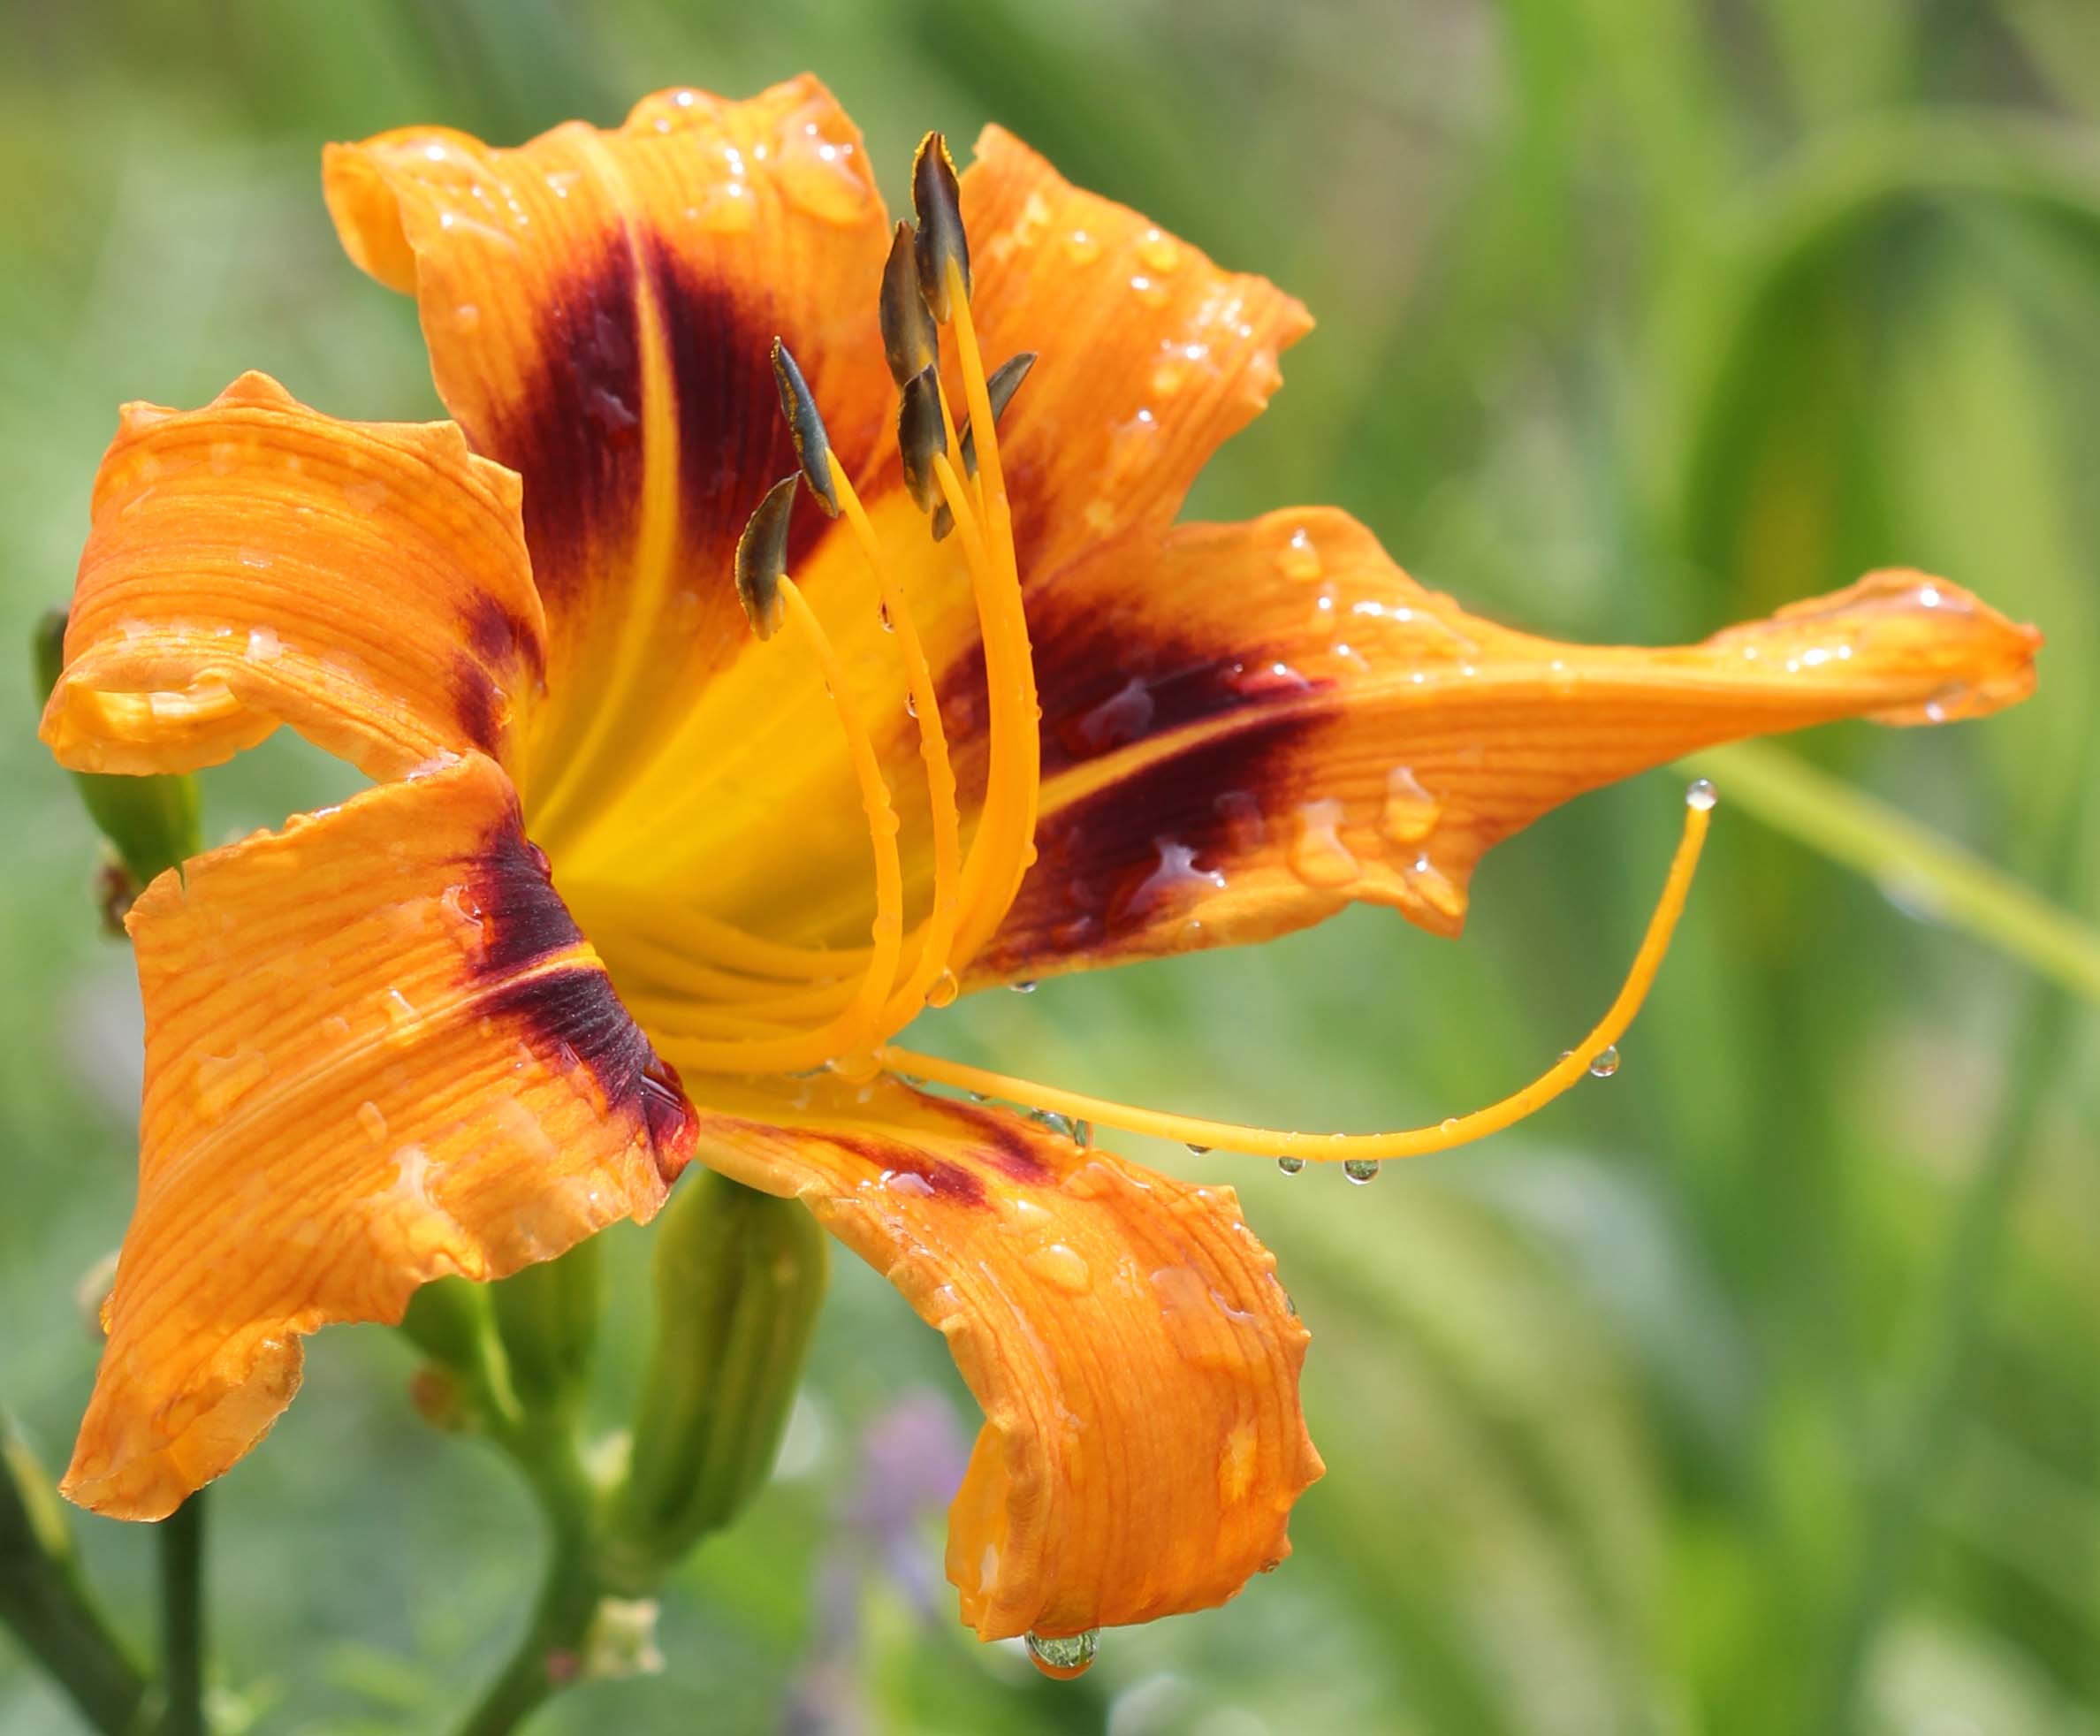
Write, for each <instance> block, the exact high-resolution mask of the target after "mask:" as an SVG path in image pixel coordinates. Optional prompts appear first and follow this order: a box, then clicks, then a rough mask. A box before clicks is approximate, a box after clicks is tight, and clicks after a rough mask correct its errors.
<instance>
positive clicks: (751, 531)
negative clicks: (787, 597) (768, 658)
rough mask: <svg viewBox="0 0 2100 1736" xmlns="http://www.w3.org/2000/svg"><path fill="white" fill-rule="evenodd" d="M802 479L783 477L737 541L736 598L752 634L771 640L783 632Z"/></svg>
mask: <svg viewBox="0 0 2100 1736" xmlns="http://www.w3.org/2000/svg"><path fill="white" fill-rule="evenodd" d="M801 480H802V478H801V477H800V476H782V477H781V478H780V481H779V482H777V483H774V484H773V485H772V487H771V488H769V489H767V490H766V491H765V499H763V500H761V501H760V502H759V503H758V510H757V512H755V513H753V514H751V522H749V524H747V525H745V526H744V529H743V535H742V536H741V537H738V538H737V539H736V598H737V601H738V602H740V603H742V605H743V609H744V613H745V615H746V616H747V617H749V621H750V623H751V631H752V632H754V633H756V634H757V636H759V637H760V638H761V639H770V638H772V636H773V635H774V634H775V633H776V632H778V631H779V630H780V615H781V612H782V611H783V610H784V609H785V608H786V606H787V605H786V604H785V603H783V602H782V601H781V598H780V578H781V575H783V574H785V573H786V572H787V524H788V521H789V520H790V519H792V518H793V517H794V516H795V484H796V483H799V482H800V481H801Z"/></svg>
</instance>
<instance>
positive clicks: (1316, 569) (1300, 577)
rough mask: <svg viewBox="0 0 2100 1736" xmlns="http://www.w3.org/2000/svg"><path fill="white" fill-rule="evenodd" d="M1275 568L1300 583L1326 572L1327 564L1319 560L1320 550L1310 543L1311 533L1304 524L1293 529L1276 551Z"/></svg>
mask: <svg viewBox="0 0 2100 1736" xmlns="http://www.w3.org/2000/svg"><path fill="white" fill-rule="evenodd" d="M1276 570H1277V571H1278V572H1280V573H1282V575H1283V576H1284V577H1285V578H1287V579H1295V580H1297V582H1299V583H1300V584H1310V583H1312V582H1313V581H1314V580H1315V579H1318V578H1319V577H1320V575H1322V574H1323V573H1325V572H1326V570H1327V565H1326V563H1325V562H1324V561H1322V560H1320V551H1319V550H1318V549H1317V548H1315V547H1313V545H1312V532H1311V531H1309V530H1307V529H1305V526H1304V525H1302V524H1301V525H1300V526H1299V527H1298V528H1297V529H1296V530H1293V531H1292V532H1291V533H1290V541H1289V542H1287V543H1285V544H1283V546H1282V549H1281V550H1280V551H1278V552H1277V555H1276Z"/></svg>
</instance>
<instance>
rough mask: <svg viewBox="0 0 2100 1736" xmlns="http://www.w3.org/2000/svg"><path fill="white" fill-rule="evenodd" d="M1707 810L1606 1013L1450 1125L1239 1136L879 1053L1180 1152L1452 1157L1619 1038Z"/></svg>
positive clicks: (1674, 918) (943, 1081) (942, 1080)
mask: <svg viewBox="0 0 2100 1736" xmlns="http://www.w3.org/2000/svg"><path fill="white" fill-rule="evenodd" d="M1712 805H1713V791H1712V788H1711V787H1710V786H1708V787H1705V788H1694V789H1693V793H1692V796H1691V797H1690V798H1689V799H1688V800H1687V801H1686V803H1685V830H1684V835H1683V837H1682V838H1681V839H1680V841H1678V848H1677V854H1676V855H1675V857H1672V859H1671V861H1670V875H1669V878H1668V879H1666V880H1665V881H1664V883H1663V887H1662V896H1661V897H1660V898H1659V899H1658V900H1657V901H1656V904H1655V914H1654V915H1653V916H1652V917H1649V918H1648V926H1647V934H1646V935H1645V936H1644V937H1643V938H1642V940H1641V943H1640V951H1639V952H1638V953H1636V954H1635V955H1634V958H1633V963H1632V969H1631V970H1630V971H1628V972H1627V975H1626V980H1625V983H1624V986H1622V987H1621V988H1620V990H1619V992H1618V996H1617V999H1616V1000H1614V1001H1612V1003H1611V1006H1610V1009H1609V1010H1608V1011H1607V1012H1606V1013H1605V1015H1604V1016H1603V1017H1602V1019H1600V1020H1599V1021H1598V1022H1597V1024H1596V1025H1595V1026H1594V1028H1593V1029H1592V1030H1591V1032H1589V1034H1588V1035H1587V1036H1586V1037H1585V1038H1584V1039H1583V1040H1582V1042H1581V1043H1580V1044H1579V1045H1578V1046H1577V1047H1575V1048H1573V1049H1571V1050H1570V1051H1569V1052H1568V1054H1566V1055H1564V1056H1562V1058H1561V1059H1560V1060H1559V1061H1558V1062H1556V1063H1555V1064H1554V1065H1553V1066H1551V1067H1549V1068H1548V1069H1547V1070H1546V1071H1545V1072H1543V1073H1541V1075H1539V1077H1537V1078H1535V1079H1533V1081H1532V1082H1531V1083H1530V1084H1529V1085H1526V1086H1524V1087H1523V1089H1522V1090H1520V1091H1516V1092H1513V1093H1510V1095H1509V1096H1507V1097H1505V1098H1503V1099H1502V1100H1500V1101H1499V1102H1495V1103H1491V1104H1489V1105H1488V1106H1487V1108H1483V1109H1476V1110H1474V1111H1473V1112H1472V1114H1471V1115H1453V1116H1450V1117H1448V1118H1447V1119H1446V1120H1444V1121H1442V1122H1441V1123H1438V1124H1437V1125H1436V1126H1434V1127H1418V1128H1410V1129H1407V1130H1405V1131H1400V1132H1394V1133H1287V1132H1282V1131H1275V1130H1273V1129H1269V1128H1258V1127H1241V1126H1237V1125H1236V1124H1234V1123H1229V1122H1220V1121H1202V1120H1198V1119H1196V1118H1194V1117H1192V1116H1187V1115H1166V1114H1162V1113H1160V1111H1158V1110H1155V1109H1146V1108H1136V1107H1133V1106H1131V1105H1130V1104H1124V1103H1113V1102H1109V1101H1107V1100H1105V1099H1103V1098H1099V1097H1089V1096H1086V1095H1084V1094H1083V1093H1078V1092H1071V1091H1060V1090H1058V1089H1056V1088H1055V1087H1053V1086H1047V1085H1036V1084H1034V1083H1032V1082H1031V1081H1029V1080H1026V1079H1017V1078H1012V1077H1008V1076H1007V1075H1006V1074H1003V1073H993V1072H990V1071H988V1070H985V1069H984V1068H981V1067H969V1066H964V1065H962V1063H960V1062H953V1061H948V1060H946V1059H943V1058H942V1057H940V1056H939V1055H921V1054H918V1053H917V1052H916V1051H914V1050H910V1049H901V1048H894V1047H884V1048H882V1049H881V1050H880V1051H879V1060H880V1061H881V1062H882V1064H883V1066H884V1067H886V1068H887V1069H889V1070H891V1071H892V1072H899V1073H909V1074H912V1075H915V1076H916V1077H919V1078H922V1079H928V1080H931V1081H932V1082H934V1083H936V1084H939V1085H952V1086H954V1087H955V1088H956V1089H958V1090H962V1091H971V1092H978V1093H983V1094H984V1095H985V1096H988V1097H1000V1098H1004V1099H1006V1100H1008V1101H1009V1102H1017V1103H1025V1104H1028V1105H1030V1106H1031V1107H1032V1108H1038V1109H1043V1110H1049V1111H1053V1112H1054V1113H1056V1114H1059V1115H1065V1116H1067V1117H1069V1118H1071V1119H1074V1120H1084V1121H1091V1122H1097V1123H1102V1124H1104V1125H1106V1126H1109V1127H1116V1128H1121V1129H1122V1131H1125V1132H1127V1133H1145V1134H1150V1135H1153V1137H1155V1138H1161V1139H1178V1140H1181V1141H1182V1142H1183V1144H1186V1145H1190V1146H1205V1147H1211V1148H1220V1147H1221V1148H1223V1149H1225V1150H1229V1151H1236V1152H1244V1153H1246V1154H1249V1155H1251V1156H1255V1157H1277V1158H1290V1159H1308V1158H1309V1159H1315V1160H1319V1161H1328V1162H1334V1161H1343V1162H1357V1163H1362V1162H1364V1161H1377V1160H1381V1159H1384V1158H1399V1157H1419V1156H1422V1155H1425V1154H1427V1153H1430V1152H1441V1151H1449V1150H1450V1149H1451V1148H1452V1147H1454V1146H1463V1145H1466V1144H1468V1143H1470V1142H1471V1141H1472V1140H1474V1139H1478V1138H1483V1137H1485V1136H1486V1135H1487V1134H1490V1133H1497V1132H1500V1131H1502V1130H1503V1128H1505V1127H1509V1126H1511V1125H1513V1124H1515V1123H1518V1122H1519V1121H1522V1120H1523V1119H1524V1118H1525V1117H1526V1116H1527V1115H1531V1114H1533V1112H1534V1111H1536V1110H1538V1109H1541V1108H1544V1107H1545V1106H1546V1105H1547V1104H1548V1103H1550V1102H1551V1101H1552V1100H1554V1099H1555V1098H1556V1097H1558V1096H1559V1095H1560V1094H1561V1093H1563V1092H1564V1091H1566V1090H1568V1089H1569V1088H1570V1087H1571V1086H1572V1085H1576V1084H1577V1083H1578V1082H1579V1081H1580V1080H1581V1079H1582V1078H1583V1077H1585V1076H1586V1075H1587V1074H1588V1072H1589V1071H1590V1066H1591V1062H1592V1060H1593V1058H1594V1057H1595V1056H1597V1055H1602V1054H1603V1053H1605V1052H1606V1051H1607V1050H1609V1049H1611V1048H1612V1047H1613V1046H1614V1045H1616V1044H1617V1041H1618V1039H1620V1038H1621V1037H1622V1036H1624V1034H1625V1032H1626V1027H1627V1026H1628V1025H1630V1024H1632V1022H1633V1018H1634V1016H1635V1014H1637V1013H1638V1012H1640V1005H1641V1002H1642V1001H1644V1000H1645V999H1646V998H1647V992H1648V988H1649V986H1650V985H1651V984H1652V983H1653V982H1654V981H1655V972H1656V971H1657V970H1658V969H1659V968H1660V967H1661V965H1662V957H1663V955H1664V954H1665V953H1666V952H1667V951H1668V950H1669V948H1670V936H1671V934H1672V933H1674V932H1675V931H1676V928H1677V924H1678V917H1680V916H1681V915H1683V913H1684V909H1685V895H1686V894H1687V893H1688V892H1689V891H1690V890H1691V886H1692V875H1693V870H1694V869H1696V868H1697V867H1698V865H1699V853H1700V849H1701V846H1702V845H1703V844H1704V843H1705V841H1706V834H1707V826H1708V811H1709V810H1710V809H1711V807H1712Z"/></svg>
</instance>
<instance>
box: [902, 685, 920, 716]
mask: <svg viewBox="0 0 2100 1736" xmlns="http://www.w3.org/2000/svg"><path fill="white" fill-rule="evenodd" d="M904 715H905V716H906V717H908V718H915V717H917V715H918V701H917V699H915V698H913V697H911V690H910V689H909V688H907V689H905V691H904Z"/></svg>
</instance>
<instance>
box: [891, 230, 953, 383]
mask: <svg viewBox="0 0 2100 1736" xmlns="http://www.w3.org/2000/svg"><path fill="white" fill-rule="evenodd" d="M881 316H882V353H883V354H884V355H886V356H887V357H888V358H889V370H890V377H891V378H892V379H893V380H894V381H896V383H897V390H898V391H900V392H902V391H903V389H904V388H905V387H906V386H908V385H910V384H911V377H912V376H913V375H914V374H916V373H917V372H918V371H919V370H920V369H922V368H925V367H927V366H929V365H931V364H932V363H933V362H937V361H939V360H940V327H939V326H937V325H935V324H933V316H932V314H931V313H930V312H929V311H928V310H927V308H926V298H925V297H924V295H923V294H921V293H920V292H919V276H918V259H917V255H916V251H915V248H914V247H913V243H912V237H911V225H909V223H900V224H899V225H897V238H896V240H894V241H892V242H891V243H890V251H889V259H888V261H887V263H885V264H884V266H883V268H882V307H881Z"/></svg>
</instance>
